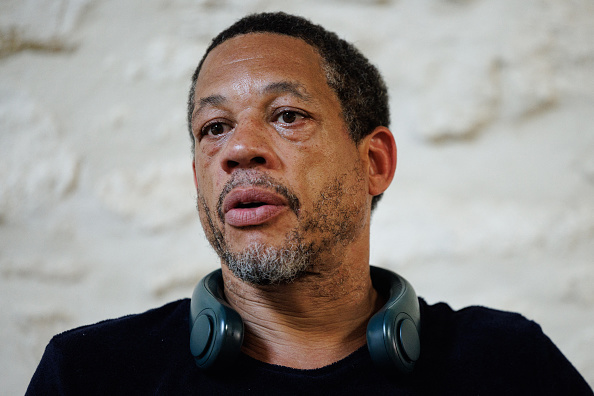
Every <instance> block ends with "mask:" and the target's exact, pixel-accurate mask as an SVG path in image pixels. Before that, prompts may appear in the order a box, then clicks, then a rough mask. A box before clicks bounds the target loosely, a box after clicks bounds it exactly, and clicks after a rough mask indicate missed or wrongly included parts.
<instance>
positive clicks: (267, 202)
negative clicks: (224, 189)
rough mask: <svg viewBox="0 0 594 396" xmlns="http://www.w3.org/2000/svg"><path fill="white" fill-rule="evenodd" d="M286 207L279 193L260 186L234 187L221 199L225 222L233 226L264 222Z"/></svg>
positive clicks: (247, 225) (248, 225) (285, 201)
mask: <svg viewBox="0 0 594 396" xmlns="http://www.w3.org/2000/svg"><path fill="white" fill-rule="evenodd" d="M287 208H288V202H287V200H286V199H285V198H284V197H283V196H282V195H279V194H276V193H274V192H272V191H269V190H265V189H261V188H236V189H234V190H232V191H231V192H230V193H229V194H227V196H226V197H225V199H224V201H223V207H222V209H223V215H224V219H225V223H227V224H229V225H230V226H233V227H250V226H257V225H261V224H264V223H266V222H268V221H270V220H272V219H273V218H275V217H276V216H278V215H279V214H281V213H282V212H283V211H284V210H286V209H287Z"/></svg>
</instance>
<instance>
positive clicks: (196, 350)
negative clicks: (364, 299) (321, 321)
mask: <svg viewBox="0 0 594 396" xmlns="http://www.w3.org/2000/svg"><path fill="white" fill-rule="evenodd" d="M370 268H371V280H372V282H373V287H374V288H375V289H376V290H377V291H378V293H379V294H380V295H381V296H384V297H386V296H387V297H388V302H387V303H386V304H385V305H384V306H383V307H382V308H381V309H380V310H379V311H378V312H377V313H376V314H375V315H373V317H372V318H371V319H370V320H369V323H368V324H367V347H368V349H369V353H370V355H371V359H372V360H373V362H374V363H375V364H376V365H377V366H378V367H379V368H382V369H387V370H390V369H392V370H393V369H396V370H397V371H398V372H400V373H403V374H408V373H410V372H412V370H413V368H414V365H415V363H416V361H417V360H418V359H419V355H420V354H421V341H420V331H421V313H420V310H419V301H418V299H417V295H416V293H415V291H414V289H413V288H412V286H411V285H410V283H408V281H407V280H406V279H404V278H402V277H401V276H399V275H398V274H396V273H394V272H391V271H388V270H385V269H382V268H378V267H370ZM223 296H224V292H223V275H222V271H221V270H220V269H219V270H216V271H214V272H211V273H210V274H208V275H207V276H205V277H204V278H203V279H202V280H201V281H200V282H199V283H198V285H196V288H195V289H194V293H193V294H192V302H191V304H190V350H191V352H192V356H194V360H195V361H196V365H197V366H198V367H199V368H201V369H207V368H211V367H219V368H220V367H225V366H228V365H230V364H232V363H233V361H234V360H235V359H236V357H237V355H238V354H239V351H240V349H241V344H242V342H243V320H242V319H241V317H240V316H239V314H238V313H237V312H236V311H235V310H234V309H233V308H231V306H230V305H229V304H228V303H227V302H226V301H225V298H224V297H223Z"/></svg>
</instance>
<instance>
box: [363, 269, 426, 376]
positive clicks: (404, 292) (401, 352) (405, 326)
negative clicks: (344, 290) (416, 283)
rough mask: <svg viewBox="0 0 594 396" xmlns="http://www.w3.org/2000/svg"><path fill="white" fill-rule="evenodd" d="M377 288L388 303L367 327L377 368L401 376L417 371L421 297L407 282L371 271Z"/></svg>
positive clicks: (387, 273) (400, 278)
mask: <svg viewBox="0 0 594 396" xmlns="http://www.w3.org/2000/svg"><path fill="white" fill-rule="evenodd" d="M371 279H372V282H373V286H374V287H375V289H376V290H377V291H378V292H379V293H380V294H381V295H389V298H388V302H387V303H386V304H385V305H384V306H383V307H382V308H381V309H380V310H379V311H378V312H377V313H376V314H375V315H374V316H373V317H372V318H371V320H370V321H369V323H368V325H367V347H368V349H369V353H370V355H371V359H372V360H373V362H374V363H375V364H376V366H378V367H380V368H382V369H385V370H390V369H393V368H396V370H397V371H398V372H399V373H402V374H409V373H411V372H412V371H413V369H414V366H415V363H416V361H417V360H418V359H419V356H420V354H421V339H420V330H421V327H420V325H421V315H420V308H419V301H418V299H417V295H416V293H415V291H414V289H413V288H412V286H411V285H410V283H408V282H407V281H406V279H404V278H402V277H400V276H398V275H397V274H395V273H393V272H390V271H387V270H384V269H381V268H376V267H371Z"/></svg>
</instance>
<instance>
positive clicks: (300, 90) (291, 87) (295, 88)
mask: <svg viewBox="0 0 594 396" xmlns="http://www.w3.org/2000/svg"><path fill="white" fill-rule="evenodd" d="M263 92H264V93H265V94H268V93H288V94H291V95H293V96H295V97H297V98H299V99H301V100H304V101H307V102H309V101H311V96H310V95H309V93H308V92H307V90H306V89H305V87H304V86H303V84H300V83H296V82H292V81H279V82H274V83H271V84H268V85H267V86H266V87H264V89H263Z"/></svg>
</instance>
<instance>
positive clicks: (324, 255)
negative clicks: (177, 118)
mask: <svg viewBox="0 0 594 396" xmlns="http://www.w3.org/2000/svg"><path fill="white" fill-rule="evenodd" d="M195 103H196V105H195V108H194V110H193V115H192V130H193V134H194V138H195V141H196V148H195V153H194V155H195V158H194V161H195V162H194V167H195V178H196V188H197V193H198V198H197V199H198V202H197V207H198V211H199V213H200V220H201V222H202V226H203V227H204V230H205V232H206V235H207V238H208V240H209V241H210V243H211V244H212V246H213V247H214V248H215V250H216V251H217V253H218V254H219V256H220V257H221V259H222V260H223V262H224V263H225V264H226V265H228V266H229V268H230V269H231V270H232V271H233V272H234V274H235V275H236V276H238V277H240V278H242V279H244V280H247V281H250V282H253V283H256V284H267V283H279V282H286V281H290V280H293V279H294V278H295V277H297V276H300V275H303V274H304V273H307V272H309V271H315V270H316V266H317V265H321V264H322V262H324V261H327V259H328V258H329V257H330V256H329V255H331V256H333V257H336V251H337V249H340V247H342V248H343V249H344V248H345V247H346V246H347V245H349V244H350V243H352V242H353V241H355V240H357V239H358V238H360V237H361V235H362V232H363V230H365V229H366V228H367V227H368V222H369V213H370V202H371V201H370V196H369V194H368V187H367V174H366V171H365V169H367V163H366V161H367V159H366V156H365V155H363V154H362V152H360V149H359V148H358V147H357V145H356V144H355V143H354V142H353V141H352V140H351V138H350V137H349V135H348V132H347V128H346V125H345V123H344V120H343V117H342V115H341V106H340V103H339V101H338V98H337V97H336V94H335V93H334V92H333V91H332V90H331V88H330V87H329V86H328V84H327V81H326V77H325V75H324V72H323V69H322V63H321V58H320V56H319V55H318V54H317V53H316V52H315V50H314V49H313V48H312V47H311V46H309V45H308V44H306V43H305V42H304V41H302V40H300V39H297V38H293V37H288V36H282V35H275V34H247V35H241V36H238V37H235V38H232V39H230V40H227V41H226V42H224V43H222V44H221V45H219V46H218V47H216V48H215V49H214V50H213V51H212V52H211V53H210V54H209V55H208V57H207V58H206V60H205V62H204V64H203V66H202V70H201V72H200V75H199V76H198V79H197V81H196V89H195Z"/></svg>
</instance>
